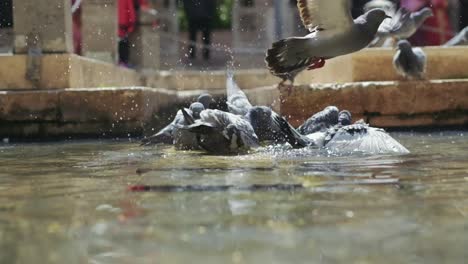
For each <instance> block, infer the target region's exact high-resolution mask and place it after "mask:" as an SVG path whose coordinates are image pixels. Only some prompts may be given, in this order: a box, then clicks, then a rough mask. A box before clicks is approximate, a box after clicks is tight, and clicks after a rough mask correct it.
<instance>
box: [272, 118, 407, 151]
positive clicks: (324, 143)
mask: <svg viewBox="0 0 468 264" xmlns="http://www.w3.org/2000/svg"><path fill="white" fill-rule="evenodd" d="M338 118H339V120H340V121H339V122H338V123H337V124H336V125H334V126H333V127H331V128H329V129H328V130H327V131H325V132H323V131H318V132H315V133H312V134H309V135H305V136H304V135H301V134H299V132H297V131H296V130H295V129H294V128H293V127H291V126H290V125H289V124H287V122H283V121H282V120H281V119H278V120H277V122H278V123H279V124H281V129H283V130H284V133H289V135H290V136H291V137H297V138H298V141H300V142H305V144H304V146H308V147H319V148H324V149H326V150H327V151H328V152H329V153H332V154H335V155H350V154H355V153H360V154H407V153H409V151H408V149H406V148H405V147H404V146H402V145H401V144H400V143H398V142H397V141H396V140H395V139H393V138H392V137H391V136H390V135H389V134H387V133H386V132H385V131H384V130H383V129H380V128H375V127H370V126H369V125H368V124H365V123H363V122H361V121H359V122H356V123H354V124H351V113H350V112H349V111H346V110H344V111H341V112H340V113H339V117H338Z"/></svg>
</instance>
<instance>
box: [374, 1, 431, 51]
mask: <svg viewBox="0 0 468 264" xmlns="http://www.w3.org/2000/svg"><path fill="white" fill-rule="evenodd" d="M433 15H434V14H433V13H432V10H431V9H430V8H429V7H424V8H422V9H421V10H419V11H416V12H410V11H408V10H407V9H405V8H403V7H402V8H400V9H398V11H397V13H396V14H395V15H394V16H393V18H392V19H391V20H390V21H389V22H387V21H388V20H385V21H384V22H383V23H382V25H381V27H380V28H379V30H378V32H377V35H376V38H375V40H374V41H372V43H371V46H378V45H377V44H376V43H377V42H382V41H383V40H385V39H387V38H392V39H394V40H400V39H407V38H409V37H411V36H412V35H413V34H414V33H416V31H417V30H418V29H419V28H420V27H421V26H422V24H423V23H424V21H426V19H427V18H429V17H431V16H433Z"/></svg>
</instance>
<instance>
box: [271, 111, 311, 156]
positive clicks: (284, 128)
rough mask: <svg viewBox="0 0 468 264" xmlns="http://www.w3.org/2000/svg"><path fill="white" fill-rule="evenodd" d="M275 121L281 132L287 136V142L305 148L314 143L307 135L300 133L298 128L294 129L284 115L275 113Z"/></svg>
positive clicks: (295, 146)
mask: <svg viewBox="0 0 468 264" xmlns="http://www.w3.org/2000/svg"><path fill="white" fill-rule="evenodd" d="M273 120H274V122H275V123H276V124H277V125H278V127H279V128H280V129H281V132H282V133H284V135H285V136H286V139H287V142H288V143H289V144H290V145H291V146H292V147H293V148H305V147H307V146H310V145H313V143H312V142H310V141H309V140H308V139H307V138H306V137H304V136H302V135H301V134H299V133H298V132H297V131H296V129H294V128H293V127H292V126H291V125H290V124H289V123H288V121H286V119H284V117H281V116H279V115H275V116H274V117H273Z"/></svg>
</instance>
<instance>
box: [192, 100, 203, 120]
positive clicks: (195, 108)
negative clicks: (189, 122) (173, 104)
mask: <svg viewBox="0 0 468 264" xmlns="http://www.w3.org/2000/svg"><path fill="white" fill-rule="evenodd" d="M189 109H190V110H191V111H192V115H193V118H195V119H200V113H201V112H202V111H203V110H205V107H204V106H203V104H201V103H198V102H195V103H192V104H191V105H190V108H189Z"/></svg>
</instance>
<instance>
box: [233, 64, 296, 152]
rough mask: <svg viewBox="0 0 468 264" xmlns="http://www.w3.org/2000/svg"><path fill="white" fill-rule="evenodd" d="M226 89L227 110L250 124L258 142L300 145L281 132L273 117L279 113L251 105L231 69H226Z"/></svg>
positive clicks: (268, 108) (269, 108)
mask: <svg viewBox="0 0 468 264" xmlns="http://www.w3.org/2000/svg"><path fill="white" fill-rule="evenodd" d="M226 90H227V97H228V98H227V106H228V111H229V112H230V113H232V114H235V115H239V116H242V117H243V118H245V119H246V120H247V121H248V122H249V123H250V124H251V125H252V127H253V129H254V131H255V134H256V135H257V136H258V138H259V141H260V142H265V141H268V142H272V143H274V144H282V143H289V144H290V145H291V146H292V147H300V146H299V145H297V144H298V143H297V142H296V140H295V139H294V138H291V137H288V135H286V134H284V133H283V132H282V130H281V129H280V127H279V125H278V124H277V123H276V122H275V118H276V117H278V116H279V115H278V114H277V113H276V112H275V111H273V110H272V109H271V107H268V106H252V104H251V103H250V101H249V99H248V98H247V96H246V95H245V93H244V92H243V91H242V90H241V89H240V88H239V86H238V85H237V84H236V82H235V81H234V76H233V73H232V71H228V74H227V80H226Z"/></svg>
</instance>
